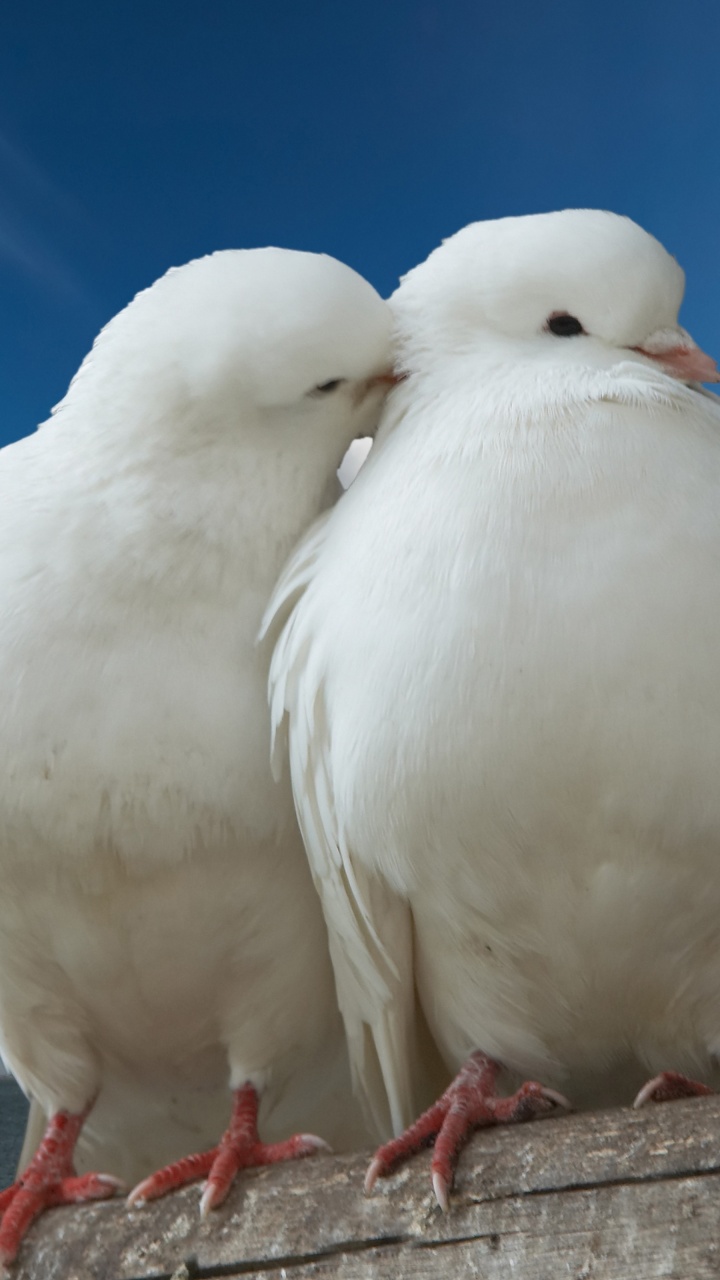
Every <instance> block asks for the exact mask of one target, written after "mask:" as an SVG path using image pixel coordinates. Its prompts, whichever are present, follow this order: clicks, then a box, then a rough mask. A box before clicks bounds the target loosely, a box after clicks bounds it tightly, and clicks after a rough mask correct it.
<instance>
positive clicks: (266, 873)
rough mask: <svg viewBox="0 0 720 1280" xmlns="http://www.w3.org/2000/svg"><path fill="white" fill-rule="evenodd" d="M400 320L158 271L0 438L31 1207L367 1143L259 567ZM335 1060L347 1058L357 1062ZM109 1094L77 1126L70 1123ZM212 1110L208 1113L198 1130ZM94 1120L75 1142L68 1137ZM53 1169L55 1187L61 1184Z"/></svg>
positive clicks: (3, 969)
mask: <svg viewBox="0 0 720 1280" xmlns="http://www.w3.org/2000/svg"><path fill="white" fill-rule="evenodd" d="M390 331H391V315H390V312H389V309H388V307H387V304H386V303H385V302H383V301H382V299H381V298H380V297H379V296H378V294H377V293H376V292H375V290H374V289H373V288H372V287H371V286H370V285H369V284H368V283H367V282H366V281H365V280H363V279H362V278H361V277H360V276H358V275H357V274H356V273H355V272H354V271H352V270H351V269H350V268H348V267H346V266H344V265H342V264H341V263H339V262H337V261H335V260H334V259H332V258H329V257H325V256H322V255H315V254H308V253H296V252H290V251H284V250H280V249H259V250H249V251H232V250H231V251H226V252H221V253H216V254H213V255H212V256H210V257H206V258H202V259H199V260H197V261H195V262H191V263H189V264H187V265H186V266H184V267H182V268H180V269H178V270H174V271H170V272H169V273H168V274H167V275H166V276H164V277H163V278H162V279H161V280H159V281H158V282H157V283H156V284H155V285H153V287H152V288H151V289H148V290H146V291H145V292H143V293H140V294H139V295H138V296H137V297H136V298H135V300H134V301H133V302H132V303H131V304H130V305H129V306H128V307H127V308H126V310H125V311H123V312H122V313H121V314H120V315H118V316H117V317H116V318H115V319H114V320H113V321H112V322H111V323H110V324H109V325H108V326H107V328H105V329H104V330H103V332H102V333H101V335H100V337H99V338H98V339H97V341H96V343H95V346H94V348H93V351H92V353H91V355H90V356H89V357H88V358H87V359H86V360H85V362H84V363H83V365H82V367H81V369H80V371H79V373H78V374H77V376H76V377H75V379H74V380H73V382H72V384H71V387H70V390H69V392H68V394H67V396H66V398H65V399H64V400H63V402H62V403H61V404H60V405H59V406H58V407H57V409H56V411H55V413H54V416H53V418H52V421H50V422H49V423H47V424H45V425H44V426H43V427H42V428H41V429H40V430H39V432H37V433H36V434H35V435H33V436H30V437H29V438H27V439H24V440H22V441H20V442H19V443H18V444H14V445H12V446H10V447H8V448H6V449H4V450H3V451H2V453H0V528H1V530H2V538H1V546H0V594H1V596H2V600H3V616H2V622H1V623H0V683H1V684H2V688H3V699H2V711H1V713H0V740H1V741H2V750H3V760H4V764H3V767H2V769H1V770H0V880H1V882H2V894H1V895H0V1051H1V1052H2V1054H3V1056H4V1058H5V1059H6V1061H7V1063H8V1065H9V1066H10V1068H11V1069H12V1071H13V1073H14V1075H15V1076H16V1077H17V1079H18V1080H19V1081H20V1083H21V1084H22V1086H23V1088H24V1089H25V1090H26V1091H27V1093H28V1094H30V1095H31V1097H32V1098H34V1099H36V1100H37V1102H38V1103H39V1104H40V1106H41V1107H42V1109H43V1111H44V1112H45V1113H46V1114H47V1115H48V1116H50V1117H53V1119H52V1121H51V1124H50V1127H49V1129H48V1134H47V1135H46V1138H45V1139H44V1140H43V1143H42V1144H41V1147H40V1149H39V1152H38V1154H37V1155H36V1156H35V1157H34V1159H33V1161H32V1164H31V1166H30V1172H29V1173H28V1174H27V1175H26V1176H25V1178H24V1179H23V1181H22V1183H18V1184H15V1186H14V1187H12V1188H10V1189H8V1190H7V1191H6V1192H5V1193H3V1194H2V1196H0V1209H2V1208H4V1209H5V1210H6V1212H5V1216H4V1220H3V1225H2V1228H1V1229H0V1260H1V1261H2V1262H7V1261H9V1260H11V1259H12V1257H13V1256H14V1254H15V1252H16V1250H17V1247H18V1244H19V1240H20V1238H21V1236H22V1234H23V1232H24V1230H25V1229H26V1227H27V1225H28V1222H29V1221H30V1220H31V1218H32V1217H33V1216H34V1215H35V1214H36V1213H37V1212H39V1211H40V1209H41V1208H42V1207H43V1206H44V1205H47V1204H58V1203H64V1202H67V1201H70V1200H74V1199H79V1198H87V1197H89V1196H96V1195H107V1194H110V1193H112V1192H113V1191H114V1189H115V1187H116V1185H117V1181H116V1179H114V1178H108V1179H105V1180H103V1179H102V1178H99V1177H98V1176H97V1175H95V1174H88V1175H87V1176H86V1177H85V1178H81V1179H80V1180H79V1182H78V1181H77V1180H75V1181H74V1182H73V1180H72V1177H71V1174H72V1164H73V1147H74V1144H75V1141H76V1139H77V1138H78V1135H79V1134H81V1136H80V1148H79V1154H80V1157H81V1160H82V1163H83V1165H84V1166H85V1167H87V1165H88V1161H89V1159H90V1158H92V1159H95V1158H96V1157H99V1158H101V1159H103V1160H105V1159H107V1160H108V1161H109V1163H110V1166H111V1173H112V1174H114V1175H117V1174H119V1175H121V1176H122V1177H123V1178H133V1179H135V1178H137V1177H139V1176H141V1175H145V1174H149V1173H150V1172H151V1170H152V1169H153V1168H155V1167H156V1165H157V1164H160V1163H165V1162H167V1161H169V1160H175V1159H178V1158H179V1157H180V1156H185V1155H187V1152H188V1150H193V1149H195V1148H197V1147H201V1146H202V1145H208V1144H212V1143H216V1142H217V1139H218V1137H219V1134H220V1132H221V1128H222V1127H223V1126H224V1125H225V1124H226V1123H227V1115H228V1111H229V1104H230V1097H229V1094H228V1092H227V1086H228V1084H229V1085H230V1087H231V1088H232V1089H233V1090H234V1091H235V1092H234V1104H233V1119H232V1123H231V1126H230V1129H229V1130H228V1131H227V1133H226V1134H225V1136H224V1138H223V1140H222V1144H221V1147H220V1148H218V1151H220V1154H221V1157H222V1158H221V1161H220V1164H221V1166H222V1167H221V1168H220V1167H218V1166H217V1165H215V1163H214V1155H213V1152H211V1153H210V1156H205V1157H203V1158H202V1159H200V1158H199V1157H198V1158H194V1157H193V1158H192V1159H188V1160H184V1161H180V1164H179V1165H178V1166H177V1167H176V1168H175V1169H174V1170H171V1171H170V1173H167V1172H166V1173H163V1174H162V1175H159V1176H158V1177H155V1178H151V1179H150V1180H149V1181H148V1182H147V1183H143V1184H141V1186H140V1188H136V1191H135V1193H134V1198H135V1200H138V1199H143V1198H147V1197H149V1196H152V1195H155V1194H159V1193H161V1192H162V1191H163V1190H164V1189H167V1188H169V1187H171V1186H175V1185H180V1184H181V1183H182V1182H185V1181H189V1180H191V1179H192V1178H199V1177H201V1176H203V1175H204V1174H208V1175H209V1181H208V1183H207V1187H206V1190H205V1192H204V1194H203V1200H202V1207H203V1210H204V1211H206V1210H207V1209H208V1208H209V1207H213V1206H214V1205H215V1204H217V1203H219V1202H220V1200H221V1199H222V1198H223V1197H224V1194H225V1193H226V1191H227V1189H228V1187H229V1185H230V1182H231V1181H232V1177H233V1175H234V1172H235V1171H236V1169H237V1168H240V1167H243V1166H245V1165H248V1164H256V1163H267V1162H269V1161H270V1160H273V1159H280V1158H285V1157H287V1156H289V1155H293V1154H303V1153H307V1152H310V1151H313V1150H316V1149H317V1148H318V1146H320V1145H324V1144H321V1143H320V1142H319V1140H318V1139H315V1138H313V1137H307V1138H306V1137H304V1136H300V1137H298V1138H294V1139H291V1140H289V1142H287V1143H283V1144H279V1145H278V1146H277V1147H275V1148H274V1147H272V1146H270V1147H266V1146H264V1145H263V1144H261V1143H260V1142H259V1139H258V1137H257V1130H256V1126H255V1120H256V1113H257V1106H258V1095H260V1094H262V1095H263V1104H264V1114H266V1115H267V1118H268V1124H267V1125H265V1132H266V1133H268V1132H270V1134H271V1135H273V1134H274V1135H275V1136H279V1134H280V1133H282V1132H287V1129H286V1126H287V1125H288V1124H292V1125H293V1126H295V1125H296V1124H297V1123H298V1121H300V1122H301V1123H302V1124H303V1126H304V1125H306V1124H307V1123H308V1122H310V1123H312V1124H314V1125H318V1126H320V1128H321V1131H322V1132H323V1133H324V1135H325V1137H326V1138H328V1139H330V1140H331V1141H333V1142H335V1143H336V1144H337V1145H338V1146H340V1147H342V1146H346V1145H348V1143H353V1144H354V1143H356V1142H358V1141H360V1142H362V1141H363V1140H366V1139H365V1134H366V1132H367V1131H366V1130H365V1129H364V1127H363V1125H362V1123H361V1120H360V1118H359V1116H358V1115H356V1114H355V1111H354V1109H353V1103H352V1100H351V1092H350V1083H349V1069H348V1067H347V1063H346V1051H345V1049H344V1039H343V1032H342V1022H341V1019H340V1016H339V1013H338V1011H337V1003H336V1000H335V995H334V986H333V976H332V969H331V965H330V960H329V955H328V948H327V936H326V932H325V929H324V925H323V920H322V913H321V910H320V904H319V902H318V900H317V895H316V894H315V891H314V889H313V885H312V881H311V878H310V874H309V871H308V867H307V861H306V859H305V855H304V852H303V846H302V840H301V837H300V833H299V831H298V828H297V823H296V820H295V817H294V813H293V801H292V794H291V791H290V786H289V782H285V784H284V785H282V786H280V787H278V786H277V785H276V783H275V781H274V780H273V778H272V775H271V772H270V762H269V752H270V727H269V723H268V716H267V701H266V687H267V673H268V666H269V656H270V655H269V652H268V651H266V652H262V651H260V650H258V649H257V648H256V644H255V638H256V634H257V630H258V626H259V622H260V619H261V616H262V611H263V608H264V606H265V604H266V602H267V599H268V596H269V594H270V590H271V587H272V585H273V583H274V581H275V579H276V578H277V575H278V573H279V571H280V568H281V566H282V564H283V562H284V560H285V559H286V558H287V556H288V554H289V552H290V550H291V548H292V546H293V545H294V543H295V542H296V541H297V538H298V537H299V536H300V534H301V532H302V531H303V529H304V528H305V527H306V526H307V525H308V524H309V523H310V521H311V520H312V519H313V518H314V517H315V516H316V515H317V513H318V512H319V511H320V510H322V508H323V506H324V505H326V504H327V502H328V500H329V499H330V498H331V496H333V495H334V488H335V486H336V476H335V473H336V468H337V466H338V464H339V462H340V460H341V459H342V456H343V454H344V452H345V450H346V449H347V447H348V445H349V443H350V441H351V440H352V439H353V438H354V437H356V436H358V435H366V434H367V433H368V432H369V431H372V430H374V427H375V424H376V422H377V418H378V415H379V412H380V407H381V404H382V400H383V398H384V395H385V393H386V392H387V389H388V379H389V375H388V373H387V369H388V362H389V339H390ZM344 1055H345V1056H344ZM95 1099H97V1103H96V1105H95V1108H94V1110H93V1111H92V1112H91V1114H90V1118H89V1119H88V1121H87V1123H86V1124H85V1126H84V1129H82V1125H83V1119H84V1117H85V1116H86V1114H88V1112H89V1111H90V1109H91V1108H92V1106H93V1102H94V1100H95ZM215 1125H217V1128H215ZM81 1129H82V1133H81ZM63 1179H64V1181H63Z"/></svg>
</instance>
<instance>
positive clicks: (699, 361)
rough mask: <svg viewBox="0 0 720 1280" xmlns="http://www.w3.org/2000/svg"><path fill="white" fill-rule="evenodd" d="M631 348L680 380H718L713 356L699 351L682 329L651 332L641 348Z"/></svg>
mask: <svg viewBox="0 0 720 1280" xmlns="http://www.w3.org/2000/svg"><path fill="white" fill-rule="evenodd" d="M630 350H631V351H637V353H638V355H641V356H647V358H648V360H654V361H655V362H656V363H657V364H659V365H660V367H661V369H663V370H664V372H665V373H669V374H670V375H671V377H673V378H679V380H680V381H681V382H720V371H719V370H718V367H717V364H716V363H715V361H714V360H713V358H712V356H708V355H706V354H705V352H704V351H701V350H700V348H699V346H698V345H697V343H695V342H693V340H692V338H691V337H690V334H689V333H686V332H685V330H684V329H679V328H678V329H664V330H661V331H659V332H658V333H653V334H651V335H650V337H649V338H647V339H646V341H645V343H644V345H643V346H642V347H631V348H630Z"/></svg>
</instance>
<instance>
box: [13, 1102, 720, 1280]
mask: <svg viewBox="0 0 720 1280" xmlns="http://www.w3.org/2000/svg"><path fill="white" fill-rule="evenodd" d="M429 1161H430V1156H429V1154H424V1155H422V1156H421V1157H418V1158H417V1159H416V1160H414V1161H413V1162H412V1163H411V1164H410V1165H409V1166H407V1167H406V1168H404V1169H403V1170H402V1171H400V1172H399V1173H398V1174H397V1175H396V1176H395V1177H393V1178H391V1179H388V1180H387V1181H385V1182H382V1183H380V1184H378V1188H377V1190H376V1192H375V1194H374V1195H373V1196H372V1197H371V1198H369V1199H366V1198H365V1197H364V1196H363V1194H362V1179H363V1174H364V1171H365V1168H366V1165H367V1156H366V1155H364V1154H363V1155H352V1156H338V1157H315V1158H313V1159H309V1160H305V1161H302V1162H298V1163H297V1164H294V1165H282V1166H279V1167H276V1168H268V1169H260V1170H256V1171H250V1172H247V1173H245V1174H244V1175H243V1176H242V1177H241V1178H240V1179H239V1182H238V1184H237V1185H236V1187H235V1188H234V1189H233V1191H232V1193H231V1195H230V1198H229V1200H228V1202H227V1204H226V1205H225V1206H223V1208H222V1209H220V1210H219V1211H218V1212H217V1213H215V1214H213V1215H212V1217H211V1219H210V1221H208V1222H206V1223H201V1222H200V1219H199V1216H198V1191H197V1188H188V1189H187V1190H185V1191H182V1192H179V1193H177V1194H175V1195H174V1196H170V1197H168V1198H167V1199H165V1200H160V1201H157V1202H156V1203H155V1204H153V1205H149V1206H146V1207H145V1208H144V1209H138V1210H134V1211H132V1212H130V1211H128V1210H127V1209H126V1207H125V1205H124V1203H123V1202H122V1201H113V1202H110V1203H105V1204H97V1205H88V1206H83V1207H81V1208H78V1209H56V1210H53V1211H52V1212H51V1213H48V1214H46V1215H45V1217H44V1218H43V1219H42V1220H40V1221H39V1222H38V1223H37V1224H36V1226H35V1227H34V1228H33V1230H32V1232H31V1234H30V1235H29V1237H28V1240H27V1242H26V1244H25V1246H24V1248H23V1252H22V1254H21V1258H20V1260H19V1265H18V1266H17V1269H16V1277H17V1280H171V1278H174V1280H198V1278H199V1277H203V1278H204V1280H209V1278H210V1277H216V1276H217V1277H219V1276H245V1277H257V1280H261V1278H263V1280H310V1278H311V1277H312V1278H313V1280H330V1278H331V1277H337V1280H371V1278H372V1280H411V1277H412V1280H431V1277H432V1278H433V1280H435V1278H437V1277H443V1280H445V1278H446V1277H450V1278H452V1280H469V1278H470V1277H473V1280H510V1278H512V1280H566V1278H569V1280H657V1278H658V1277H664V1278H665V1280H669V1278H671V1277H672V1278H673V1280H710V1278H711V1277H712V1280H717V1278H718V1276H720V1176H719V1175H720V1097H712V1098H704V1099H698V1100H693V1101H689V1102H673V1103H664V1104H661V1105H654V1106H653V1105H651V1106H649V1107H647V1108H646V1109H645V1110H643V1111H639V1112H638V1111H628V1110H622V1111H620V1110H616V1111H605V1112H595V1113H585V1114H582V1115H576V1116H567V1117H560V1118H557V1119H556V1118H553V1119H550V1120H545V1121H538V1122H535V1123H533V1124H528V1125H524V1126H520V1127H517V1128H506V1129H487V1130H484V1131H483V1132H482V1133H478V1134H477V1135H476V1136H475V1138H474V1139H473V1141H472V1143H471V1144H470V1146H469V1147H468V1149H467V1150H466V1152H465V1153H464V1154H463V1157H462V1159H461V1162H460V1166H459V1168H458V1172H457V1178H456V1185H455V1192H454V1195H453V1200H452V1209H451V1212H450V1213H449V1214H447V1215H445V1214H442V1213H441V1212H440V1210H439V1209H438V1208H437V1206H436V1205H435V1203H434V1200H433V1197H432V1194H431V1187H430V1178H429V1171H428V1169H429Z"/></svg>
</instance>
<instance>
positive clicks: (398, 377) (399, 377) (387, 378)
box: [367, 369, 407, 388]
mask: <svg viewBox="0 0 720 1280" xmlns="http://www.w3.org/2000/svg"><path fill="white" fill-rule="evenodd" d="M406 377H407V374H406V373H395V372H394V370H392V369H388V371H387V373H376V374H375V376H374V377H373V378H369V379H368V383H367V385H368V387H388V388H389V387H395V386H397V384H398V382H402V381H403V378H406Z"/></svg>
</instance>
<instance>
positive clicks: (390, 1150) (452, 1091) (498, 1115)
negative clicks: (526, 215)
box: [365, 1052, 571, 1212]
mask: <svg viewBox="0 0 720 1280" xmlns="http://www.w3.org/2000/svg"><path fill="white" fill-rule="evenodd" d="M499 1070H500V1068H499V1066H498V1064H497V1063H496V1062H493V1060H492V1058H488V1056H487V1054H485V1053H480V1052H477V1053H473V1054H472V1055H471V1056H470V1057H469V1058H468V1060H467V1062H465V1063H464V1064H463V1066H462V1067H461V1068H460V1070H459V1071H458V1074H457V1075H456V1077H455V1079H454V1080H453V1082H452V1084H451V1085H450V1087H449V1088H448V1089H446V1090H445V1092H444V1094H443V1095H442V1097H441V1098H440V1099H439V1100H438V1101H437V1102H436V1103H434V1105H433V1106H432V1107H430V1110H429V1111H426V1112H425V1114H424V1115H422V1116H420V1119H419V1120H416V1121H415V1124H413V1125H411V1126H410V1128H409V1129H406V1130H405V1132H404V1133H403V1134H401V1135H400V1137H399V1138H395V1139H394V1140H393V1141H392V1142H388V1143H386V1144H385V1146H384V1147H380V1148H379V1150H378V1151H377V1152H376V1153H375V1157H374V1159H373V1160H372V1162H371V1164H370V1167H369V1169H368V1171H367V1174H366V1176H365V1191H366V1192H367V1193H369V1192H370V1191H372V1189H373V1187H374V1186H375V1183H376V1182H377V1180H378V1178H385V1177H387V1175H388V1174H389V1173H392V1171H393V1169H395V1168H396V1167H397V1165H398V1164H400V1162H401V1161H403V1160H406V1159H407V1158H408V1156H412V1155H414V1154H415V1152H416V1151H419V1150H420V1149H421V1148H422V1147H426V1146H428V1145H429V1144H430V1142H432V1140H433V1138H434V1139H435V1152H434V1155H433V1161H432V1182H433V1189H434V1191H435V1197H436V1199H437V1202H438V1204H439V1205H440V1208H441V1209H443V1210H444V1211H445V1212H447V1210H448V1208H449V1207H450V1202H449V1193H450V1188H451V1187H452V1183H453V1172H454V1169H455V1165H456V1163H457V1158H458V1156H459V1154H460V1152H461V1150H462V1148H463V1146H464V1145H465V1143H466V1142H467V1139H468V1138H469V1137H470V1134H471V1133H472V1132H473V1130H474V1129H481V1128H485V1127H486V1126H487V1125H492V1124H519V1123H520V1122H521V1121H523V1120H532V1119H533V1117H534V1116H539V1115H546V1114H548V1113H549V1112H551V1111H556V1110H559V1109H562V1110H563V1111H570V1110H571V1107H570V1103H569V1102H568V1100H567V1098H564V1097H563V1095H562V1094H561V1093H556V1092H555V1090H554V1089H546V1088H545V1087H544V1085H541V1084H537V1083H536V1082H535V1081H529V1082H527V1083H526V1084H523V1085H521V1086H520V1088H519V1089H518V1090H517V1092H516V1093H513V1094H512V1095H511V1097H509V1098H499V1097H498V1096H497V1094H496V1092H495V1080H496V1077H497V1073H498V1071H499Z"/></svg>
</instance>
